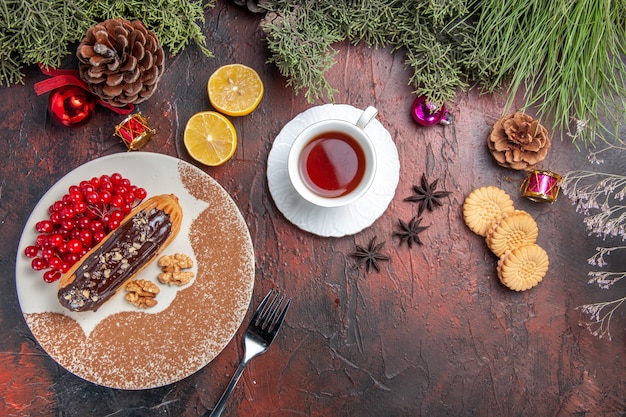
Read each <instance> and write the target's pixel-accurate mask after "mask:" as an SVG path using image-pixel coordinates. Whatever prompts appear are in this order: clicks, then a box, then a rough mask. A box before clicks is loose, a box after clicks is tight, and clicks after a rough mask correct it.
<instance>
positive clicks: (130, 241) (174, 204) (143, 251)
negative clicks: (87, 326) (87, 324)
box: [58, 194, 183, 311]
mask: <svg viewBox="0 0 626 417" xmlns="http://www.w3.org/2000/svg"><path fill="white" fill-rule="evenodd" d="M182 217H183V212H182V208H181V207H180V204H179V203H178V198H177V197H176V196H175V195H172V194H163V195H158V196H154V197H151V198H149V199H148V200H146V201H144V202H143V203H141V204H140V205H138V206H137V207H135V209H134V210H133V211H132V212H131V213H129V214H128V216H126V217H125V218H124V220H122V223H121V224H120V226H119V227H118V228H117V229H115V230H114V231H112V232H111V233H109V234H108V235H107V236H106V237H105V238H104V239H102V241H101V242H100V243H98V244H97V245H96V246H94V247H93V248H92V249H91V250H90V251H89V252H87V253H86V254H85V255H84V256H83V257H82V258H81V259H80V260H79V261H78V262H76V263H75V264H74V266H72V268H70V269H69V270H68V271H67V272H66V273H65V274H63V276H62V277H61V279H60V281H59V291H58V298H59V302H60V303H61V305H62V306H63V307H65V308H67V309H68V310H70V311H96V310H98V308H100V307H101V306H102V305H103V304H104V303H105V302H106V301H108V300H109V299H111V297H113V296H114V295H115V294H117V292H119V291H120V290H121V289H122V288H123V287H124V285H125V284H126V283H127V282H128V281H129V280H131V279H132V278H134V277H135V276H136V275H137V274H138V273H139V272H141V271H142V270H143V269H144V268H145V267H146V266H148V264H150V262H152V261H153V260H154V259H155V258H156V257H157V256H158V255H159V254H160V253H161V251H162V250H163V249H165V247H166V246H167V245H169V244H170V243H171V242H172V240H174V238H175V237H176V235H177V234H178V231H179V230H180V225H181V222H182Z"/></svg>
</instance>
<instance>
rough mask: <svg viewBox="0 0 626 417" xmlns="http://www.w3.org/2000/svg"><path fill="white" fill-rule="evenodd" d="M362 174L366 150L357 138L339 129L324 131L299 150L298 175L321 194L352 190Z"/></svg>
mask: <svg viewBox="0 0 626 417" xmlns="http://www.w3.org/2000/svg"><path fill="white" fill-rule="evenodd" d="M364 174H365V153H364V152H363V149H362V148H361V146H360V145H359V144H358V143H357V141H356V140H355V139H354V138H352V137H351V136H349V135H347V134H345V133H342V132H325V133H321V134H319V135H317V136H316V137H314V138H313V139H312V140H311V141H310V142H309V143H308V144H307V145H306V146H305V147H304V149H303V150H302V155H301V157H300V175H301V176H302V180H303V181H304V183H305V184H306V185H307V186H308V187H309V189H311V191H313V192H314V193H316V194H318V195H320V196H321V197H327V198H334V197H341V196H344V195H346V194H349V193H351V192H352V191H354V190H355V189H356V188H357V187H358V185H359V184H360V183H361V180H362V179H363V176H364Z"/></svg>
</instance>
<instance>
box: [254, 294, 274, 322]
mask: <svg viewBox="0 0 626 417" xmlns="http://www.w3.org/2000/svg"><path fill="white" fill-rule="evenodd" d="M273 292H274V290H270V292H268V293H267V295H266V296H265V298H263V301H261V304H259V306H258V307H257V309H256V311H255V312H254V315H253V316H252V320H251V322H252V323H257V324H258V322H259V320H261V315H262V313H264V311H263V309H264V308H265V305H266V304H267V302H268V301H269V299H270V297H271V295H272V293H273Z"/></svg>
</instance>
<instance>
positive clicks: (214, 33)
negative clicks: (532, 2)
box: [0, 2, 626, 416]
mask: <svg viewBox="0 0 626 417" xmlns="http://www.w3.org/2000/svg"><path fill="white" fill-rule="evenodd" d="M206 19H207V20H206V23H205V24H204V26H203V28H204V33H205V34H206V35H207V38H208V47H209V49H210V50H212V51H213V52H214V54H215V57H214V58H207V57H205V56H204V55H202V54H201V52H200V51H199V50H198V48H197V47H195V46H189V47H188V48H186V49H185V50H184V51H183V52H181V53H180V54H178V55H176V56H169V55H168V57H167V62H166V70H165V74H164V75H163V78H162V79H161V81H160V83H159V88H158V91H157V92H156V93H155V95H154V96H153V97H152V98H150V99H149V100H148V101H146V102H144V103H142V104H140V105H139V106H138V110H140V111H141V112H142V113H143V114H144V116H146V117H147V118H148V120H149V124H150V125H151V126H152V127H153V128H155V129H156V130H157V132H158V133H157V135H156V137H155V138H154V139H153V140H152V141H151V142H149V143H148V145H146V146H145V147H144V148H142V151H144V150H145V151H150V152H160V153H164V154H168V155H173V156H177V157H179V158H181V159H184V160H187V161H190V162H191V159H190V157H189V155H188V154H187V152H186V150H185V148H184V145H183V144H182V134H183V130H184V127H185V123H186V121H187V119H188V118H189V117H190V116H191V115H192V114H194V113H196V112H198V111H202V110H208V109H210V108H211V106H210V104H209V101H208V98H207V95H206V82H207V80H208V77H209V75H210V74H211V73H212V72H213V71H214V70H215V69H216V68H218V67H219V66H221V65H223V64H228V63H235V62H237V63H243V64H246V65H248V66H251V67H253V68H255V69H256V70H257V71H258V72H259V74H260V76H261V78H262V79H263V81H264V83H265V96H264V98H263V100H262V102H261V104H260V106H259V107H258V109H257V110H256V111H255V112H254V113H252V114H251V115H249V116H245V117H241V118H231V120H232V121H233V123H234V125H235V127H236V129H237V132H238V135H239V145H238V148H237V151H236V153H235V155H234V157H233V158H232V159H231V160H230V161H228V162H227V163H226V164H224V165H223V166H220V167H216V168H208V167H202V169H203V170H204V171H205V172H207V173H208V174H209V175H211V176H212V177H213V178H215V179H216V180H217V181H218V182H219V183H220V184H221V185H222V186H223V187H224V188H225V189H226V190H227V191H228V193H229V194H230V195H231V196H232V198H233V199H234V201H235V202H236V204H237V205H238V207H239V209H240V210H241V212H242V214H243V216H244V218H245V219H246V222H247V224H248V226H249V229H250V233H251V236H252V241H253V244H254V248H255V259H256V268H257V271H256V285H255V290H254V297H253V305H256V304H257V303H258V302H259V300H260V298H261V297H262V296H263V295H264V294H265V293H266V291H267V290H269V289H270V288H276V287H278V288H281V289H283V290H284V291H285V292H287V293H288V294H289V295H290V296H291V297H292V298H293V300H294V301H293V304H292V307H291V310H290V312H289V315H288V317H287V319H286V322H285V326H284V327H283V329H282V331H281V333H280V334H279V337H278V339H277V341H276V342H275V344H274V345H273V346H272V348H271V349H270V351H268V352H267V353H266V354H265V355H263V356H261V357H259V358H257V359H255V360H254V361H253V362H252V363H251V364H249V366H248V368H247V369H246V371H245V373H244V375H243V377H242V379H241V380H240V382H239V385H238V386H237V388H236V390H235V392H234V394H233V396H232V397H231V400H230V402H229V405H228V406H227V409H226V411H225V415H227V416H418V415H425V416H426V415H431V416H474V415H481V416H548V415H555V416H569V415H577V416H583V415H585V416H596V415H607V416H619V415H624V414H626V403H625V400H624V398H626V372H625V371H626V367H625V361H624V357H623V355H624V348H625V346H626V331H625V323H626V321H625V319H626V318H625V317H624V308H623V307H622V308H621V309H619V310H617V311H616V312H615V314H614V316H613V319H612V322H611V323H612V324H611V334H612V341H609V340H607V339H606V338H604V339H599V338H597V337H594V336H592V335H591V334H590V333H589V332H588V331H587V329H586V327H585V326H584V322H585V321H586V320H587V319H588V318H587V317H586V316H585V315H583V314H582V313H581V312H580V311H579V310H578V309H577V307H579V306H580V305H583V304H589V303H593V302H600V301H606V300H609V299H614V298H619V297H623V296H624V295H625V292H626V289H625V286H624V285H623V284H625V283H624V282H622V283H618V284H616V285H615V286H614V287H613V288H612V289H611V290H600V289H599V288H598V287H597V286H595V285H588V284H587V279H588V278H587V272H588V271H589V270H590V268H592V267H590V266H589V265H588V264H587V258H589V257H590V256H591V255H593V254H594V252H595V247H596V246H598V245H599V244H600V243H601V240H599V239H596V238H593V237H588V236H587V231H586V230H585V227H584V224H583V215H582V214H579V213H576V212H575V208H574V206H572V205H571V203H570V201H569V200H568V199H567V198H565V197H564V196H563V195H561V197H560V198H559V200H558V201H557V202H556V203H555V204H552V205H550V204H537V203H532V202H530V201H528V200H526V199H524V198H522V197H521V196H520V193H519V185H520V183H521V181H522V179H523V178H524V175H523V174H522V173H519V172H516V171H511V170H507V169H504V168H501V167H498V166H497V165H496V164H495V162H494V160H493V158H492V157H491V155H490V154H489V153H488V151H487V147H486V142H485V141H486V137H487V135H488V133H489V131H490V129H491V126H492V125H493V123H494V122H495V121H496V120H497V119H498V118H499V117H500V116H501V115H502V113H503V111H504V110H503V107H502V106H503V105H504V102H505V98H504V97H494V96H490V95H481V94H479V92H478V91H476V90H474V89H471V90H469V91H468V92H463V93H460V94H459V96H458V98H457V100H456V102H455V103H451V104H450V110H451V112H452V114H453V117H454V122H453V124H452V125H450V126H447V127H443V126H434V127H431V128H423V127H420V126H418V125H417V124H416V123H415V122H413V120H412V119H411V117H410V115H409V109H410V105H411V102H412V100H413V98H414V96H413V95H412V94H411V87H410V86H409V85H408V79H409V72H408V70H407V68H406V67H405V65H404V58H403V56H402V54H401V52H396V53H394V54H392V53H391V52H390V51H389V50H387V49H368V48H366V47H365V46H363V45H359V46H351V45H348V44H347V43H342V44H338V45H336V47H337V48H338V49H339V51H340V53H339V54H338V55H337V63H336V64H335V66H334V67H333V68H332V69H331V70H330V71H329V73H328V78H329V80H330V82H331V84H332V86H333V87H334V88H336V89H337V90H339V92H338V93H337V95H336V96H335V100H336V102H337V103H347V104H351V105H353V106H356V107H361V108H365V107H367V106H368V105H373V106H375V107H377V108H378V110H379V116H378V118H379V120H380V121H381V123H382V124H383V125H384V126H385V127H386V128H387V129H388V130H389V132H390V133H391V136H392V137H393V138H394V141H395V142H396V145H397V148H398V153H399V156H400V164H401V170H400V183H399V184H398V188H397V190H396V195H395V197H394V199H393V201H392V202H391V204H390V206H389V208H388V209H387V211H386V212H385V213H384V215H383V216H382V217H381V218H380V219H378V220H377V221H376V222H375V223H374V224H373V225H372V226H371V227H370V228H368V229H366V230H364V231H362V232H360V233H358V234H356V235H354V236H348V237H343V238H338V239H337V238H322V237H318V236H314V235H312V234H309V233H306V232H302V231H300V230H298V229H297V228H296V227H294V226H293V225H292V224H290V223H289V222H288V221H287V220H285V218H284V217H283V216H282V214H281V213H280V212H279V211H278V210H277V208H276V206H275V205H274V202H273V201H272V198H271V196H270V194H269V191H268V187H267V178H266V173H265V170H266V164H267V156H268V153H269V150H270V149H271V146H272V142H273V140H274V138H275V136H276V135H277V134H278V133H279V132H280V130H281V129H282V127H283V126H284V125H285V124H286V123H287V122H288V121H289V120H291V119H292V118H293V117H295V116H296V115H297V114H298V113H300V112H302V111H304V110H306V109H308V108H310V107H311V106H312V105H317V104H323V102H322V101H319V102H316V103H314V104H310V103H307V102H306V101H305V99H304V94H303V93H302V94H300V95H296V94H295V93H294V91H293V90H292V89H291V88H290V87H288V86H286V79H285V78H283V77H282V76H281V75H280V74H279V73H278V71H277V69H276V68H275V67H274V66H273V65H268V64H266V63H265V62H266V61H267V59H268V58H269V56H268V52H267V49H266V47H265V43H264V40H263V33H262V31H261V29H260V28H259V26H258V24H259V21H260V16H259V15H253V14H251V13H248V12H247V11H246V10H245V8H239V7H236V6H234V5H231V4H230V3H229V4H224V3H223V2H219V3H218V4H217V6H216V7H215V8H214V9H209V10H207V12H206ZM72 65H75V62H74V61H73V60H72V59H71V57H70V58H68V63H67V68H71V67H72ZM44 78H45V77H44V76H43V75H42V74H41V73H40V72H39V70H38V69H37V68H28V69H27V77H26V79H25V85H18V86H12V87H1V88H0V138H1V139H0V141H1V143H2V146H3V149H2V152H1V153H0V230H1V236H2V239H1V242H0V279H1V280H2V281H1V283H2V288H3V289H2V291H1V292H0V294H1V295H0V297H1V298H0V326H1V329H2V330H1V332H2V338H1V339H0V397H1V398H3V400H2V402H1V403H0V404H1V405H0V415H8V416H22V415H28V416H48V415H50V416H52V415H58V416H113V415H114V416H144V415H145V416H165V415H183V416H199V415H202V414H203V413H204V412H205V411H206V410H207V409H210V408H212V407H213V405H214V404H215V403H216V401H217V399H218V398H219V396H220V395H221V393H222V391H223V390H224V388H225V386H226V384H227V382H228V380H229V379H230V376H231V375H232V372H233V371H234V369H235V367H236V366H237V363H238V358H239V357H240V356H241V347H240V346H241V336H242V332H243V329H240V331H239V332H238V334H237V336H236V338H235V339H234V340H233V341H232V342H231V343H230V344H229V345H228V346H227V348H226V349H225V350H224V351H223V353H222V354H221V355H220V356H219V357H218V358H217V359H216V360H215V361H213V362H212V363H210V364H209V365H207V366H206V367H205V368H203V369H202V370H200V371H199V372H197V373H196V374H194V375H191V376H189V377H188V378H186V379H184V380H183V381H180V382H178V383H175V384H172V385H169V386H166V387H162V388H157V389H151V390H145V391H136V392H135V391H119V390H113V389H108V388H103V387H98V386H95V385H93V384H91V383H89V382H86V381H83V380H81V379H79V378H77V377H75V376H73V375H72V374H69V373H67V372H66V371H65V370H64V369H63V368H61V367H60V366H59V365H57V364H56V363H55V362H54V361H53V360H52V359H50V358H49V357H48V356H47V355H46V354H45V352H44V351H43V350H42V349H41V348H40V347H39V345H38V344H37V342H36V341H35V340H34V339H33V337H32V335H31V333H30V331H29V329H28V327H27V326H26V324H25V322H24V320H23V318H22V315H21V311H20V308H19V304H18V301H17V296H16V291H15V284H14V279H15V275H14V267H15V257H16V256H21V254H16V251H17V245H18V241H19V238H20V235H21V232H22V228H23V226H24V224H25V222H26V220H27V218H28V216H29V214H30V211H31V210H32V208H33V207H34V206H35V205H36V204H37V202H38V200H39V198H40V197H41V196H42V195H43V194H44V193H45V191H46V190H47V189H48V188H49V187H50V186H52V185H53V184H54V183H55V182H56V181H57V180H58V179H59V178H61V177H62V176H63V175H65V174H66V173H67V172H69V171H70V170H72V169H74V168H75V167H77V166H79V165H81V164H83V163H85V162H88V161H90V160H92V159H94V158H97V157H100V156H104V155H108V154H111V153H115V152H124V151H125V150H126V149H125V147H124V145H123V144H122V143H121V141H120V140H119V139H118V138H116V137H114V136H113V131H114V127H115V125H116V124H118V123H119V122H120V121H121V120H122V119H123V116H119V115H117V114H114V113H112V112H110V111H108V110H106V109H104V108H101V107H99V108H98V111H97V114H96V115H95V117H94V118H93V119H92V120H91V121H90V122H89V123H88V124H87V125H86V126H85V127H83V128H77V129H68V128H65V127H61V126H58V125H56V124H54V123H53V122H52V121H51V120H50V117H49V115H48V113H47V102H46V100H47V98H46V96H45V95H43V96H37V95H36V94H35V92H34V90H33V85H34V83H35V82H37V81H40V80H42V79H44ZM518 104H521V103H518ZM605 159H606V162H605V165H604V166H603V167H600V168H598V167H594V166H591V165H590V164H589V162H588V161H587V152H586V151H585V150H580V151H579V150H578V149H576V147H575V146H573V145H572V144H571V143H570V142H568V141H561V140H559V139H554V140H553V146H552V149H551V150H550V152H549V154H548V157H547V159H546V160H545V161H544V163H543V164H542V166H541V168H545V169H550V170H553V171H555V172H558V173H561V174H564V173H565V172H567V171H570V170H573V169H602V170H608V171H611V170H613V171H614V172H620V173H622V174H623V173H624V172H625V169H624V168H625V167H624V162H623V158H620V157H619V156H618V154H611V155H605ZM422 173H426V175H427V177H428V178H429V179H430V180H431V181H432V180H434V179H436V178H439V187H440V189H445V190H448V191H451V192H452V195H451V196H450V197H449V198H446V199H444V205H443V207H441V208H438V209H437V210H435V211H434V212H432V213H431V212H426V214H425V215H424V221H423V223H422V225H425V226H429V228H428V229H427V230H426V231H425V232H424V233H422V234H421V237H422V240H423V241H424V245H423V246H417V247H416V246H414V247H413V248H412V249H409V248H408V247H407V246H406V245H403V246H400V245H399V241H398V239H397V238H393V237H392V233H393V232H394V231H395V230H396V229H395V228H396V224H397V222H398V219H403V220H404V221H408V220H410V218H411V217H412V216H414V215H415V214H417V206H416V205H414V204H411V203H407V202H404V201H403V199H404V198H405V197H407V196H409V195H411V194H412V190H411V186H412V185H413V184H417V183H418V181H419V179H420V177H421V175H422ZM483 185H496V186H499V187H501V188H503V189H504V190H505V191H507V192H508V193H509V194H510V195H511V196H512V197H513V199H514V201H515V206H516V207H517V208H520V209H524V210H526V211H528V212H529V213H530V214H532V215H533V217H534V218H535V219H536V220H537V223H538V225H539V239H538V243H539V244H540V245H541V246H542V247H544V248H545V249H546V251H547V252H548V254H549V256H550V262H551V265H550V270H549V272H548V274H547V276H546V277H545V279H544V281H543V282H542V283H541V284H540V285H539V286H538V287H536V288H534V289H532V290H531V291H527V292H524V293H515V292H512V291H510V290H508V289H506V288H505V287H504V286H503V285H501V284H500V283H499V282H498V279H497V276H496V269H495V267H496V262H497V259H496V258H495V257H494V256H493V255H492V254H491V253H490V252H489V250H488V248H487V246H486V244H485V243H484V241H483V239H481V238H480V237H478V236H476V235H474V234H473V233H472V232H471V231H470V230H469V229H468V228H467V227H466V226H465V224H464V223H463V219H462V212H461V205H462V203H463V200H464V198H465V196H466V195H467V194H468V193H469V192H470V191H471V190H473V189H474V188H477V187H479V186H483ZM374 236H377V237H378V240H379V241H385V242H386V244H385V246H384V248H383V252H384V253H386V254H388V255H389V256H390V257H391V261H390V262H383V263H382V270H381V272H380V273H375V272H371V273H369V274H366V273H365V271H364V269H355V268H353V265H354V260H353V259H352V258H350V256H349V253H350V252H353V251H354V249H355V245H357V244H358V245H366V244H367V242H369V240H370V239H371V238H372V237H374ZM612 262H613V264H612V265H609V266H608V267H606V268H605V269H607V270H611V269H616V270H624V269H626V267H625V265H624V261H623V259H622V260H621V261H620V257H619V255H618V256H615V257H614V258H613V261H612ZM619 268H621V269H619ZM199 331H201V329H199Z"/></svg>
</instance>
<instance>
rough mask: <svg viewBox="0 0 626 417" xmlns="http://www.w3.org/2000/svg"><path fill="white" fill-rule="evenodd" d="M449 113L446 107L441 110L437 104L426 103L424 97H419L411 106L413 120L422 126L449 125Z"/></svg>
mask: <svg viewBox="0 0 626 417" xmlns="http://www.w3.org/2000/svg"><path fill="white" fill-rule="evenodd" d="M447 113H448V111H447V110H446V106H445V105H444V106H441V108H439V107H438V106H437V105H436V104H434V103H431V102H428V101H426V97H424V96H420V97H417V98H416V99H415V100H414V101H413V105H412V106H411V116H413V120H415V121H416V122H417V123H419V124H420V125H422V126H432V125H435V124H437V123H442V124H448V123H449V121H448V118H447V116H446V115H447Z"/></svg>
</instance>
